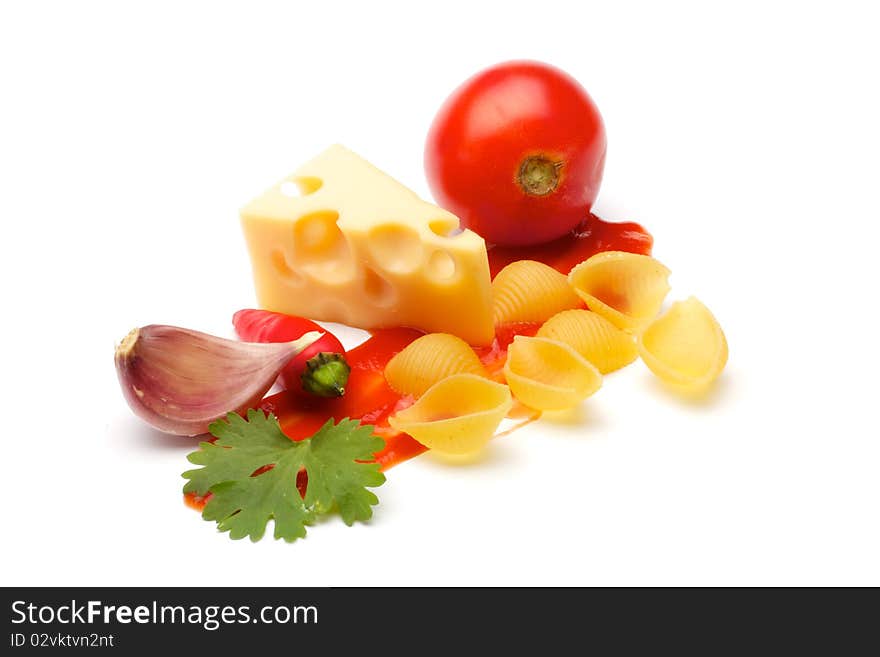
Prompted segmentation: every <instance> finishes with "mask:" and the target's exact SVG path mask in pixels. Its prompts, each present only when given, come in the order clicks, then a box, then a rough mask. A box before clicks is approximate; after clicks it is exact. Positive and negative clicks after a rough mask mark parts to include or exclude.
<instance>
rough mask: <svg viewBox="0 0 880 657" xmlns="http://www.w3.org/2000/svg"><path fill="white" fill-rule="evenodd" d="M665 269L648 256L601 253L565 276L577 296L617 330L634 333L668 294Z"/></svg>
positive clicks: (657, 308)
mask: <svg viewBox="0 0 880 657" xmlns="http://www.w3.org/2000/svg"><path fill="white" fill-rule="evenodd" d="M668 279H669V269H667V268H666V267H665V266H664V265H662V264H661V263H659V262H658V261H656V260H654V258H652V257H651V256H646V255H639V254H636V253H626V252H624V251H604V252H602V253H597V254H596V255H594V256H593V257H591V258H589V259H587V260H584V261H583V262H582V263H581V264H579V265H577V266H576V267H575V268H574V269H572V270H571V272H570V273H569V275H568V282H569V283H570V284H571V286H572V287H573V288H574V291H575V292H576V293H577V295H578V296H579V297H580V298H581V299H583V300H584V301H585V302H586V303H587V308H589V309H590V310H592V311H593V312H596V313H598V314H600V315H602V317H604V318H605V319H607V320H608V321H610V322H611V323H612V324H614V325H615V326H616V327H617V328H619V329H623V330H626V331H637V330H638V329H640V328H641V327H643V326H644V325H645V324H647V323H648V322H650V321H651V320H652V319H654V317H655V316H656V315H657V313H658V312H659V311H660V306H661V304H662V303H663V299H664V298H665V297H666V293H667V292H669V281H668Z"/></svg>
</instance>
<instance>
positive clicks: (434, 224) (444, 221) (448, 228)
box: [428, 217, 464, 237]
mask: <svg viewBox="0 0 880 657" xmlns="http://www.w3.org/2000/svg"><path fill="white" fill-rule="evenodd" d="M428 228H430V229H431V232H432V233H434V234H435V235H439V236H440V237H455V236H456V235H461V234H462V233H463V232H464V228H462V227H461V226H460V225H459V222H458V219H457V218H456V217H440V218H439V219H434V220H432V221H430V222H428Z"/></svg>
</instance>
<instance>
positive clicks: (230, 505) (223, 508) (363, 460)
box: [183, 409, 385, 541]
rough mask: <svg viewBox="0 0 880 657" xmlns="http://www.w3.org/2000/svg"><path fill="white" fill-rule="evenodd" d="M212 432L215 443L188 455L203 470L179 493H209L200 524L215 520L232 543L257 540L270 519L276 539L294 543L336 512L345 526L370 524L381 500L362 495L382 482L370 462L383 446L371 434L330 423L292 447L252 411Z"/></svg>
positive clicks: (274, 424)
mask: <svg viewBox="0 0 880 657" xmlns="http://www.w3.org/2000/svg"><path fill="white" fill-rule="evenodd" d="M209 428H210V431H211V433H212V434H213V435H214V436H216V438H217V440H216V441H215V442H214V443H201V444H200V445H199V449H198V451H195V452H193V453H191V454H190V455H189V456H187V459H188V460H189V461H190V463H193V464H195V465H200V466H203V467H201V468H197V469H194V470H187V471H186V472H184V473H183V477H184V479H187V480H188V481H187V483H186V485H185V486H184V488H183V490H184V492H185V493H196V494H199V495H205V494H207V493H209V492H210V493H211V494H212V495H211V498H210V500H208V503H207V504H206V505H205V508H204V510H203V511H202V517H203V518H204V519H205V520H213V521H216V522H217V528H218V529H219V530H220V531H228V532H229V536H230V538H233V539H240V538H244V537H245V536H249V537H250V539H251V540H252V541H258V540H260V539H261V538H262V537H263V535H264V534H265V532H266V525H267V524H268V522H269V520H274V521H275V538H281V539H284V540H285V541H294V540H296V539H297V538H302V537H304V536H305V535H306V525H309V524H311V523H312V522H314V520H315V518H316V517H317V516H318V515H320V514H324V513H329V512H330V511H332V510H333V509H338V510H339V512H340V515H341V516H342V519H343V521H344V522H345V524H347V525H351V524H352V523H353V522H354V521H355V520H362V521H363V520H368V519H369V518H370V517H372V515H373V509H372V507H373V506H374V505H375V504H378V502H379V499H378V498H377V497H376V495H375V494H374V493H373V492H372V491H369V490H367V488H368V487H369V488H373V487H376V486H381V485H382V484H383V483H384V482H385V475H383V474H382V473H381V472H379V464H378V463H373V462H367V461H372V460H373V454H374V453H375V452H377V451H379V450H380V449H382V446H383V445H384V441H383V440H382V439H381V438H379V437H378V436H375V435H373V427H371V426H361V425H360V424H359V423H358V421H357V420H349V419H348V418H345V419H343V420H341V421H340V422H339V423H338V424H334V423H333V420H328V421H327V422H326V423H325V424H324V426H323V427H321V428H320V429H319V430H318V431H317V432H316V433H315V434H314V435H313V436H312V437H311V438H309V439H307V440H302V441H299V442H294V441H292V440H290V439H289V438H288V437H287V436H285V435H284V433H283V432H282V431H281V427H280V426H279V424H278V420H277V419H276V418H275V416H274V415H271V414H269V415H266V414H264V413H263V412H261V411H257V410H254V409H251V410H249V411H248V414H247V419H246V420H245V419H244V418H242V417H241V416H239V415H236V414H235V413H230V414H229V415H227V416H226V419H225V420H218V421H216V422H214V423H213V424H212V425H211V426H210V427H209ZM266 466H271V468H270V469H265V467H266ZM302 469H305V471H306V473H307V475H308V485H307V487H306V494H305V499H303V497H302V496H300V494H299V491H298V490H297V488H296V478H297V474H298V473H299V472H300V471H301V470H302ZM259 470H263V471H262V472H261V473H260V474H257V475H256V476H254V473H255V472H257V471H259Z"/></svg>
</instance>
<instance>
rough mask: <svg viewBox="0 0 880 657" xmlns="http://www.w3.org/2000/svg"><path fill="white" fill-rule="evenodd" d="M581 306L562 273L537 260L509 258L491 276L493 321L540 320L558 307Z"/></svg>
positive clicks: (559, 308)
mask: <svg viewBox="0 0 880 657" xmlns="http://www.w3.org/2000/svg"><path fill="white" fill-rule="evenodd" d="M582 306H583V303H581V300H580V299H578V297H577V295H576V294H575V293H574V292H573V291H572V289H571V287H570V286H569V285H568V281H567V280H566V278H565V276H563V275H562V274H560V273H559V272H558V271H556V270H555V269H553V268H552V267H549V266H547V265H545V264H544V263H541V262H536V261H534V260H518V261H516V262H512V263H510V264H509V265H507V266H506V267H505V268H504V269H502V270H501V271H500V272H498V274H497V275H496V276H495V278H494V279H493V280H492V317H493V319H494V320H495V324H496V325H498V324H504V323H506V322H544V321H547V320H548V319H550V318H551V317H552V316H553V315H555V314H556V313H558V312H559V311H561V310H566V309H568V308H580V307H582Z"/></svg>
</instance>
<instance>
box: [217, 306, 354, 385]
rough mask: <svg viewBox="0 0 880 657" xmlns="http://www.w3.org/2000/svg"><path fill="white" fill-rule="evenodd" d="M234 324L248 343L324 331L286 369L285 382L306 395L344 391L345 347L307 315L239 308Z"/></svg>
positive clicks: (239, 335) (234, 316)
mask: <svg viewBox="0 0 880 657" xmlns="http://www.w3.org/2000/svg"><path fill="white" fill-rule="evenodd" d="M232 325H233V326H234V327H235V332H236V333H238V337H240V338H241V339H242V340H246V341H248V342H289V341H291V340H296V339H297V338H300V337H302V336H303V335H304V334H306V333H308V332H309V331H321V332H322V333H323V334H324V335H323V336H322V337H321V338H320V339H319V340H318V341H317V342H315V343H313V344H311V345H309V346H308V347H306V348H305V350H303V351H302V352H300V353H299V354H298V355H297V356H296V357H295V358H294V359H293V360H292V361H290V362H289V363H288V364H287V366H286V367H285V368H284V370H282V372H281V376H280V380H281V383H282V384H283V385H284V387H285V388H286V389H287V390H289V391H291V392H297V393H302V394H305V393H312V394H316V395H319V396H322V397H333V396H339V395H341V394H343V392H344V388H345V383H346V381H347V380H348V373H349V367H348V364H347V363H346V362H345V359H344V357H343V356H344V354H345V348H344V347H343V346H342V343H341V342H340V341H339V340H338V339H337V338H336V336H335V335H333V334H332V333H330V331H328V330H327V329H325V328H323V327H321V326H318V325H317V324H315V322H313V321H311V320H309V319H305V318H303V317H294V316H293V315H285V314H283V313H274V312H270V311H268V310H255V309H246V310H239V311H238V312H237V313H235V315H233V317H232Z"/></svg>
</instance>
